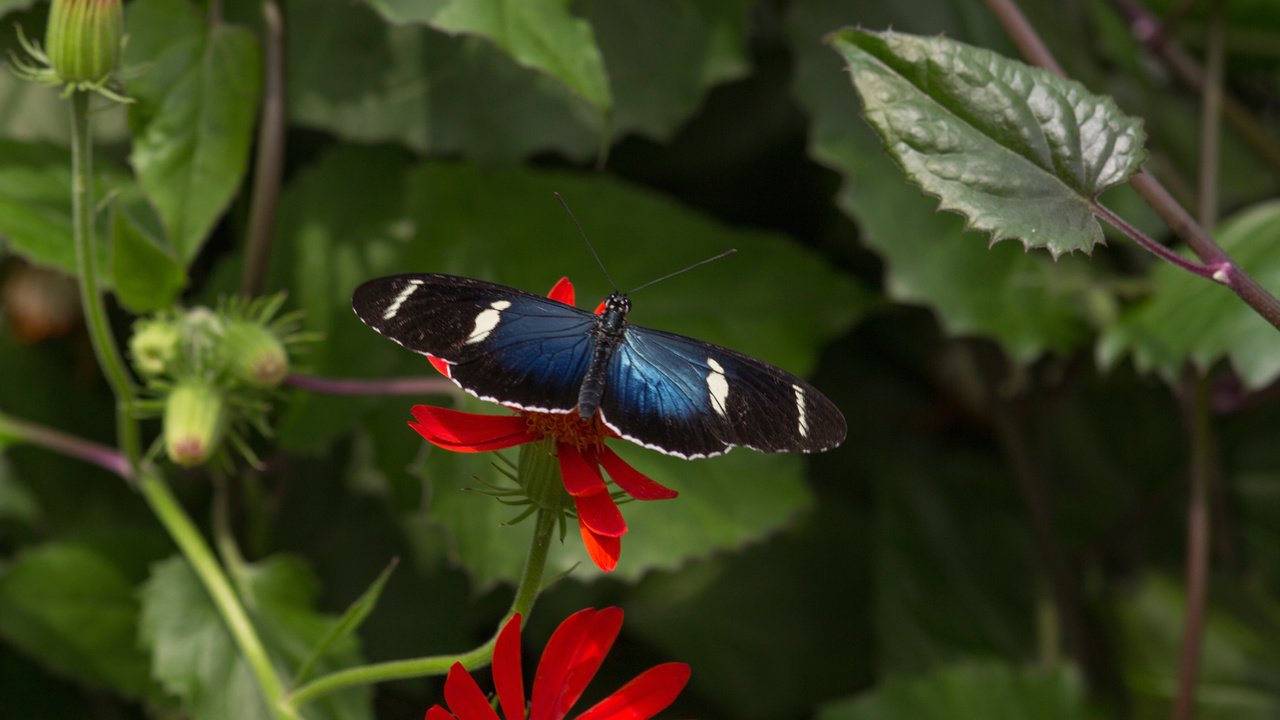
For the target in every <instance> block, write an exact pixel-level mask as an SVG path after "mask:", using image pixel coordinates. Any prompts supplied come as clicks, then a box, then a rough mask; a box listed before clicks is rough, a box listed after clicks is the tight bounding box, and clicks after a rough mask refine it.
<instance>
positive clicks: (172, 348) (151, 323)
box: [129, 318, 182, 377]
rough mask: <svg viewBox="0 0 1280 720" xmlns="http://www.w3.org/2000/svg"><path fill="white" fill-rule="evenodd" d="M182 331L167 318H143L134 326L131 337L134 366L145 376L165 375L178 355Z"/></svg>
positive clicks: (130, 343)
mask: <svg viewBox="0 0 1280 720" xmlns="http://www.w3.org/2000/svg"><path fill="white" fill-rule="evenodd" d="M181 342H182V333H181V331H179V329H178V327H177V325H175V324H174V323H173V322H171V321H169V320H167V319H160V318H153V319H149V320H141V321H139V322H137V323H135V324H134V326H133V337H131V338H129V354H130V355H132V356H133V367H134V369H135V370H137V371H138V373H139V374H140V375H143V376H152V377H154V376H158V375H163V374H164V373H165V372H167V371H169V370H170V369H172V367H173V361H174V360H175V359H177V357H178V346H179V344H180V343H181Z"/></svg>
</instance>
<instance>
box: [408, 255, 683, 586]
mask: <svg viewBox="0 0 1280 720" xmlns="http://www.w3.org/2000/svg"><path fill="white" fill-rule="evenodd" d="M547 297H550V298H551V299H552V300H559V301H560V302H563V303H565V304H568V305H572V304H573V302H574V292H573V285H572V284H570V282H569V280H568V278H561V279H560V282H558V283H556V286H555V287H554V288H552V289H551V292H550V293H548V295H547ZM599 311H600V309H599V308H597V310H596V312H597V313H599ZM427 357H428V359H430V360H431V364H432V366H433V367H435V368H436V369H437V370H439V371H440V372H442V373H444V374H446V375H447V374H448V373H447V370H446V365H445V363H444V361H442V360H439V359H438V358H435V357H431V356H430V355H428V356H427ZM413 417H414V421H413V422H411V423H409V426H410V427H412V428H413V429H414V430H416V431H417V432H418V434H419V435H421V436H422V437H424V438H426V439H427V440H428V441H429V442H431V443H432V444H433V445H436V446H437V447H440V448H444V449H445V450H452V451H454V452H486V451H489V450H502V449H504V448H509V447H514V446H516V445H521V444H523V443H528V442H534V441H536V440H541V439H543V438H548V437H549V438H554V440H555V445H556V457H557V459H558V460H559V464H560V475H561V477H562V478H563V481H564V488H565V490H566V491H567V492H568V493H569V496H570V497H572V498H573V504H574V507H575V509H576V510H577V514H578V527H579V529H580V531H581V533H582V542H583V544H584V545H585V546H586V548H587V553H588V554H589V555H590V556H591V559H592V561H594V562H595V564H596V565H597V566H598V567H599V568H600V569H601V570H604V571H605V572H608V571H611V570H613V569H614V568H615V567H617V565H618V557H619V556H620V555H621V553H622V536H623V535H625V534H626V532H627V523H626V521H625V520H623V519H622V513H621V511H619V510H618V506H617V504H616V503H615V502H614V500H613V497H612V496H611V495H610V493H609V486H608V485H607V484H606V483H605V480H604V476H603V475H602V474H601V472H600V470H601V468H603V469H604V471H605V472H607V473H608V474H609V478H610V479H611V480H612V481H613V483H614V484H615V485H617V486H618V488H619V489H621V490H622V491H623V492H625V493H626V494H627V495H629V496H631V497H632V498H635V499H636V500H665V499H668V498H673V497H675V496H676V494H677V493H676V491H674V490H671V489H670V488H667V487H664V486H663V485H660V484H659V483H657V482H655V481H653V480H651V479H650V478H648V477H646V476H645V475H643V474H642V473H640V472H639V471H638V470H636V469H635V468H633V467H631V466H630V465H628V464H627V463H626V462H625V461H624V460H623V459H622V458H621V457H619V456H618V454H617V453H615V452H614V451H613V450H611V449H609V447H608V446H606V445H605V444H604V441H605V439H606V438H609V437H616V436H615V435H614V434H613V433H612V432H611V431H610V430H609V429H608V428H607V427H605V426H604V424H603V423H601V422H600V420H599V417H598V416H597V417H594V418H591V419H589V420H583V419H582V418H580V417H579V416H578V415H577V414H576V413H540V412H529V411H525V410H517V411H516V414H515V415H479V414H475V413H464V412H458V411H456V410H449V409H446V408H439V407H432V406H430V405H415V406H414V407H413Z"/></svg>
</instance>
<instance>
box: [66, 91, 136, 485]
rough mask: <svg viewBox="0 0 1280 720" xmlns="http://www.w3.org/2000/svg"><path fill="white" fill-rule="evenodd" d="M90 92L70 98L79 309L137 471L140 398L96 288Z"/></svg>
mask: <svg viewBox="0 0 1280 720" xmlns="http://www.w3.org/2000/svg"><path fill="white" fill-rule="evenodd" d="M89 97H90V93H89V92H87V91H83V90H77V91H76V92H74V93H72V94H71V215H72V218H71V222H72V225H71V230H72V234H73V236H74V241H75V246H76V267H77V268H78V269H79V271H80V272H79V276H80V278H79V280H80V304H81V307H82V309H83V312H84V318H85V325H86V327H87V328H88V330H89V339H90V341H91V343H92V345H93V354H94V356H95V357H97V359H98V367H100V368H102V373H103V375H105V376H106V378H107V383H108V384H110V386H111V390H112V392H113V393H115V396H116V435H117V437H118V442H119V445H120V450H121V451H122V452H123V453H124V456H125V458H126V460H128V463H129V467H130V468H132V469H134V470H135V471H136V469H137V466H138V462H139V460H140V458H141V457H142V439H141V435H140V431H139V428H138V423H137V421H136V420H135V419H134V417H133V402H134V397H135V395H136V393H137V388H136V386H135V385H134V382H133V378H132V376H130V375H129V371H128V369H126V367H125V364H124V359H123V358H122V357H121V355H120V348H119V346H118V345H116V338H115V336H114V335H112V334H111V326H110V324H109V323H108V322H107V310H106V306H105V304H104V303H103V301H102V289H101V288H100V287H99V285H98V244H97V242H95V240H94V226H93V125H92V117H91V115H90V111H89Z"/></svg>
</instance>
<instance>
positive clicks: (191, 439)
mask: <svg viewBox="0 0 1280 720" xmlns="http://www.w3.org/2000/svg"><path fill="white" fill-rule="evenodd" d="M227 422H228V419H227V403H226V400H225V399H224V398H223V397H222V392H221V391H220V390H219V389H218V388H217V387H216V386H215V385H214V384H213V383H212V382H208V381H205V380H200V379H189V380H183V381H181V382H179V383H178V384H177V385H174V386H173V389H172V390H170V391H169V395H168V396H167V397H166V398H165V401H164V449H165V452H166V453H168V455H169V459H170V460H172V461H174V462H175V463H177V464H179V465H182V466H184V467H194V466H196V465H203V464H204V463H206V462H208V461H209V458H210V457H212V456H213V454H214V453H215V452H216V451H217V450H218V447H219V446H220V445H221V444H222V438H223V436H224V435H225V434H226V431H227Z"/></svg>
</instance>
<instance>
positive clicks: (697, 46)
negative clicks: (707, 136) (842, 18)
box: [575, 0, 751, 140]
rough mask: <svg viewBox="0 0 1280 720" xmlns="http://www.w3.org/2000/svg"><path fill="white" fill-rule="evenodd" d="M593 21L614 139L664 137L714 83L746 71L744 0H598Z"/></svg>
mask: <svg viewBox="0 0 1280 720" xmlns="http://www.w3.org/2000/svg"><path fill="white" fill-rule="evenodd" d="M575 7H578V8H579V9H580V11H581V12H582V13H583V14H584V15H585V16H586V17H587V18H588V19H589V20H590V21H591V25H592V27H593V28H594V30H595V34H596V37H597V38H598V39H599V44H600V52H601V53H603V54H604V60H605V66H606V67H607V68H608V69H609V86H610V88H611V89H612V91H613V102H614V109H613V113H612V115H611V117H610V123H609V131H610V133H611V134H612V135H613V137H615V138H616V137H621V136H622V135H625V134H626V133H628V132H639V133H643V134H645V135H647V136H649V137H652V138H655V139H659V140H665V139H668V138H670V137H671V135H673V134H674V133H675V132H676V131H677V130H678V129H680V127H681V126H682V124H683V123H684V122H685V121H686V120H687V119H688V118H689V116H690V115H692V114H693V113H694V111H696V110H697V109H698V105H699V104H700V103H701V102H702V100H703V98H704V96H705V94H706V92H707V89H708V88H709V87H711V86H712V85H714V84H716V83H719V82H724V81H725V80H730V79H734V78H737V77H740V76H742V75H744V74H745V73H746V72H747V70H748V60H747V57H746V51H747V48H746V45H747V31H748V26H747V20H748V14H749V11H750V9H751V4H750V3H748V2H745V1H744V0H728V1H726V0H592V2H587V3H577V4H576V5H575Z"/></svg>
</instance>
